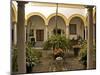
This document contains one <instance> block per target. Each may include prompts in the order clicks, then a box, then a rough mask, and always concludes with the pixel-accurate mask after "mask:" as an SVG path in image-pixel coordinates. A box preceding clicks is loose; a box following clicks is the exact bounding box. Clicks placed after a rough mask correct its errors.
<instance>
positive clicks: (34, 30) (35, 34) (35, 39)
mask: <svg viewBox="0 0 100 75" xmlns="http://www.w3.org/2000/svg"><path fill="white" fill-rule="evenodd" d="M34 38H35V42H36V29H34Z"/></svg>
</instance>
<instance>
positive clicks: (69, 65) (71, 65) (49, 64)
mask: <svg viewBox="0 0 100 75" xmlns="http://www.w3.org/2000/svg"><path fill="white" fill-rule="evenodd" d="M42 55H43V56H42V57H41V59H40V61H41V64H39V65H37V66H35V67H33V72H35V73H37V72H53V71H70V70H82V69H84V66H83V65H82V64H81V63H80V62H79V60H78V57H74V56H73V53H69V54H66V55H67V56H66V58H65V61H64V63H63V64H62V65H60V64H57V63H56V64H55V63H54V60H53V59H52V53H51V51H44V50H43V51H42Z"/></svg>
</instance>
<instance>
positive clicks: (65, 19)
mask: <svg viewBox="0 0 100 75" xmlns="http://www.w3.org/2000/svg"><path fill="white" fill-rule="evenodd" d="M54 16H56V13H53V14H51V15H49V16H48V18H47V24H48V23H49V21H50V19H51V18H52V17H54ZM57 16H60V17H61V18H63V20H64V22H65V24H66V25H67V18H66V16H64V15H63V14H61V13H58V14H57Z"/></svg>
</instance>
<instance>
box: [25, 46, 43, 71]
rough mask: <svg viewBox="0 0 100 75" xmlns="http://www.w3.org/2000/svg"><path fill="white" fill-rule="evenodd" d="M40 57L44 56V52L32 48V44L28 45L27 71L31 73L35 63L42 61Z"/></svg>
mask: <svg viewBox="0 0 100 75" xmlns="http://www.w3.org/2000/svg"><path fill="white" fill-rule="evenodd" d="M40 57H42V52H39V51H36V50H34V49H32V47H31V46H30V45H28V46H27V47H26V69H27V73H31V72H32V69H33V67H34V66H35V65H38V64H39V63H40Z"/></svg>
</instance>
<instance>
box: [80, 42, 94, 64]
mask: <svg viewBox="0 0 100 75" xmlns="http://www.w3.org/2000/svg"><path fill="white" fill-rule="evenodd" d="M93 57H94V60H95V59H96V46H95V45H93ZM80 61H81V62H82V63H83V64H84V65H86V64H87V42H86V41H83V43H82V45H81V49H80Z"/></svg>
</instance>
